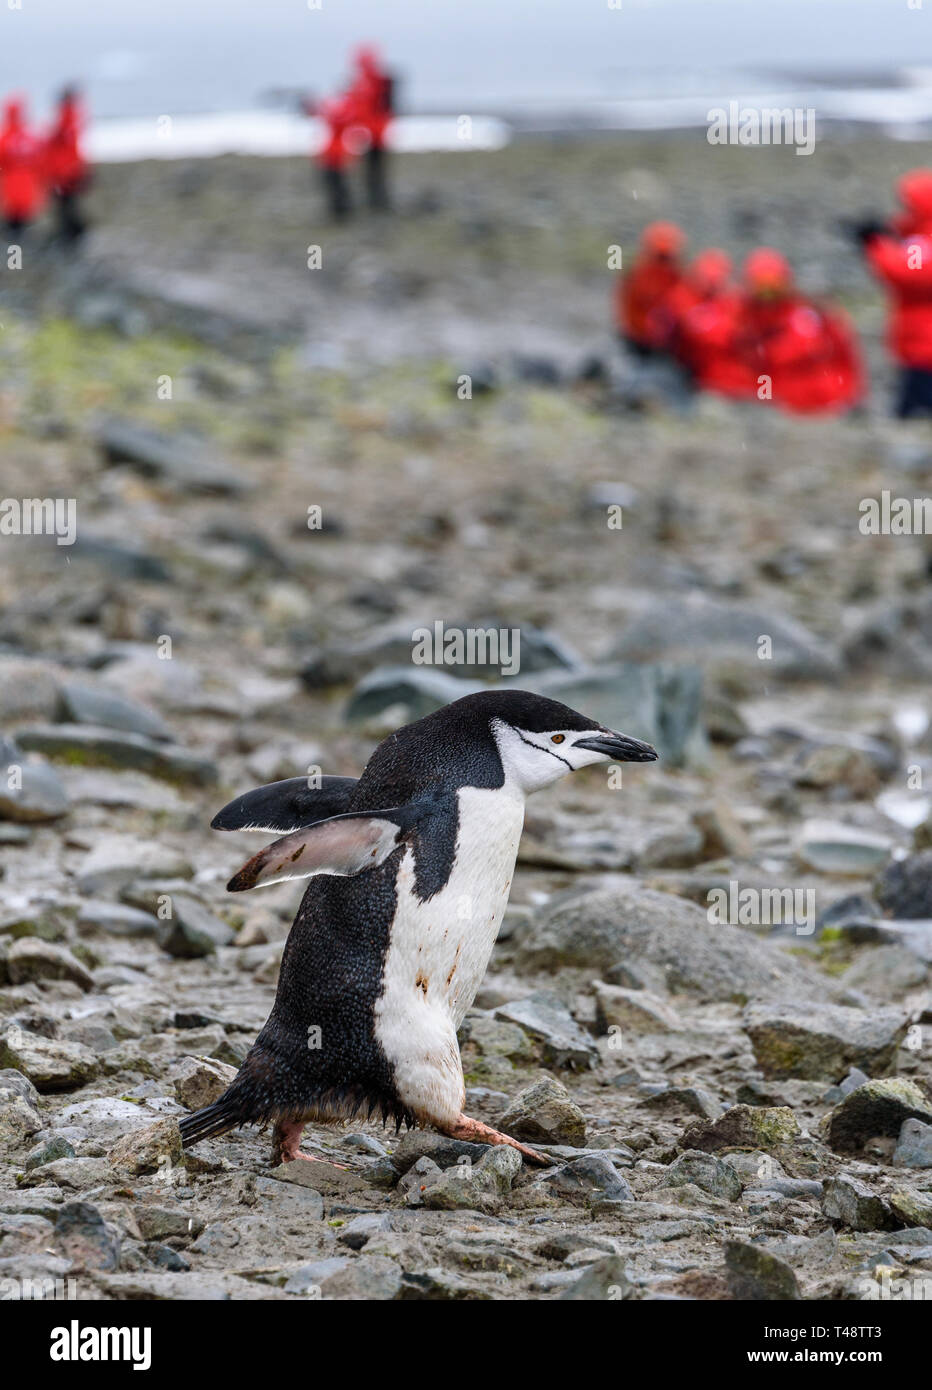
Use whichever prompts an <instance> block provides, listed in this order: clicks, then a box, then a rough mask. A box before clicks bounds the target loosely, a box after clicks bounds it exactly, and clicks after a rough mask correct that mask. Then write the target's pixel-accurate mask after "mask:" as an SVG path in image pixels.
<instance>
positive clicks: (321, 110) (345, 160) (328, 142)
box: [305, 96, 356, 222]
mask: <svg viewBox="0 0 932 1390" xmlns="http://www.w3.org/2000/svg"><path fill="white" fill-rule="evenodd" d="M305 110H307V111H308V112H309V114H311V115H317V116H319V117H320V119H321V120H322V121H323V122H324V124H325V125H326V127H327V132H326V137H325V139H324V143H323V145H322V147H321V149H320V151H319V153H318V155H317V163H318V166H319V167H320V171H321V176H322V181H323V185H324V196H325V198H326V201H327V208H328V210H329V212H330V216H331V218H332V219H333V220H334V221H335V222H342V221H344V220H345V219H346V218H347V217H349V215H350V213H351V212H352V210H353V204H352V199H351V198H350V190H349V183H348V181H347V177H346V171H347V169H348V167H349V165H350V164H351V163H352V161H353V159H354V158H355V157H356V155H355V150H354V148H353V142H352V140H351V138H350V130H351V128H352V126H353V124H354V120H355V113H354V103H353V102H352V101H351V100H350V99H349V97H347V96H340V97H328V98H327V99H326V100H324V101H322V102H320V103H318V104H317V105H316V106H315V105H314V104H313V103H308V104H306V105H305Z"/></svg>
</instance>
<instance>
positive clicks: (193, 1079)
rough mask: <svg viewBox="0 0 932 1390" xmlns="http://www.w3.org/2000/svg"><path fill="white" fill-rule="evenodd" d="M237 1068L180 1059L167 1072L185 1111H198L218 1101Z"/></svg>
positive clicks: (218, 1063) (221, 1063) (210, 1062)
mask: <svg viewBox="0 0 932 1390" xmlns="http://www.w3.org/2000/svg"><path fill="white" fill-rule="evenodd" d="M236 1072H237V1068H236V1067H231V1066H227V1065H226V1064H225V1063H223V1062H217V1061H214V1060H212V1059H211V1058H209V1057H182V1059H181V1061H180V1062H177V1063H175V1065H174V1066H173V1067H172V1070H171V1073H170V1074H171V1079H172V1085H173V1086H174V1088H175V1095H176V1096H177V1098H178V1100H179V1101H180V1102H181V1104H182V1105H184V1106H186V1107H187V1108H188V1110H200V1109H201V1108H202V1107H203V1106H205V1105H212V1104H213V1103H214V1101H215V1100H219V1099H220V1097H221V1096H222V1095H223V1093H224V1091H226V1090H227V1089H228V1087H229V1085H230V1083H231V1082H232V1081H233V1079H234V1077H235V1076H236Z"/></svg>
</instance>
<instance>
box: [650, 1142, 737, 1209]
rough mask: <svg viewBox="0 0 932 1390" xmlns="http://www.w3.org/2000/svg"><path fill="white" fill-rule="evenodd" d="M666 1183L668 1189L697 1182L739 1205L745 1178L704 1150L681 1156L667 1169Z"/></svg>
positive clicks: (709, 1190) (664, 1178) (704, 1189)
mask: <svg viewBox="0 0 932 1390" xmlns="http://www.w3.org/2000/svg"><path fill="white" fill-rule="evenodd" d="M663 1180H664V1185H665V1186H667V1187H683V1186H685V1185H686V1183H694V1184H695V1186H696V1187H700V1188H702V1191H703V1192H710V1193H711V1194H712V1196H713V1197H723V1198H724V1199H725V1200H726V1201H728V1202H736V1201H737V1200H738V1198H739V1197H740V1196H741V1190H742V1182H741V1178H740V1177H739V1175H738V1173H737V1171H736V1169H735V1168H734V1167H733V1166H732V1165H731V1163H728V1162H726V1160H725V1159H723V1158H716V1157H715V1156H714V1154H710V1153H704V1152H703V1151H702V1150H701V1149H687V1150H686V1152H685V1153H681V1154H680V1155H679V1157H678V1158H675V1159H674V1160H673V1162H672V1163H671V1164H670V1165H669V1167H668V1168H667V1169H666V1171H665V1173H664V1175H663Z"/></svg>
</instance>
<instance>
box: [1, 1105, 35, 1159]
mask: <svg viewBox="0 0 932 1390" xmlns="http://www.w3.org/2000/svg"><path fill="white" fill-rule="evenodd" d="M41 1128H42V1121H41V1119H40V1118H39V1114H38V1111H37V1110H35V1109H34V1108H33V1106H32V1105H31V1104H30V1103H29V1102H28V1101H27V1100H24V1099H23V1097H22V1096H21V1095H18V1094H17V1092H15V1091H0V1148H3V1149H6V1148H19V1146H20V1145H21V1144H22V1143H24V1141H25V1140H26V1139H28V1138H29V1137H30V1136H31V1135H33V1134H38V1132H39V1131H40V1130H41Z"/></svg>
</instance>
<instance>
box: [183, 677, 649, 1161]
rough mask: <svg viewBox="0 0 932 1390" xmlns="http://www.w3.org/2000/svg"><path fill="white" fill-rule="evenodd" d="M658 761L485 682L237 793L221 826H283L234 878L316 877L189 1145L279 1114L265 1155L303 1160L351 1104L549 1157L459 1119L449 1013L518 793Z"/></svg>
mask: <svg viewBox="0 0 932 1390" xmlns="http://www.w3.org/2000/svg"><path fill="white" fill-rule="evenodd" d="M656 757H657V754H656V753H655V751H654V749H653V748H652V747H651V746H650V744H647V743H642V742H640V740H638V739H633V738H628V737H626V736H625V735H624V734H619V733H615V732H614V731H613V730H610V729H606V728H604V727H603V726H602V725H600V724H598V723H596V722H595V721H594V720H591V719H586V718H585V717H584V716H583V715H581V714H577V713H576V711H575V710H572V709H569V708H568V707H567V706H566V705H562V704H559V703H558V702H557V701H555V700H549V699H546V698H544V697H542V696H539V695H532V694H528V693H527V692H525V691H518V690H514V691H507V692H501V691H491V690H490V691H482V692H480V693H478V694H473V695H467V696H465V697H464V698H463V699H461V700H456V701H454V702H453V703H452V704H450V705H447V706H445V707H444V708H443V709H440V710H437V711H436V712H435V713H434V714H429V715H427V717H426V718H424V719H419V720H418V721H417V722H416V723H414V724H409V725H406V726H405V727H404V728H402V729H398V730H397V731H396V732H395V733H393V734H391V735H390V736H389V737H388V738H386V739H385V740H384V741H383V742H382V743H381V744H380V745H379V746H378V748H376V750H375V752H374V753H373V754H372V757H371V758H370V759H369V762H368V764H367V766H366V769H365V771H364V772H363V774H362V776H361V777H360V778H359V780H358V781H356V780H354V779H353V778H347V777H323V778H321V779H319V781H320V785H319V786H309V785H308V779H306V778H303V777H295V778H289V779H287V780H285V781H283V782H275V783H272V784H271V785H270V786H266V787H259V788H258V789H257V790H255V791H252V792H247V793H246V794H244V795H243V796H239V797H237V798H236V799H235V800H233V801H231V802H230V803H229V805H227V806H225V807H224V808H223V810H222V811H220V812H219V813H218V815H217V816H216V817H215V818H214V820H213V822H212V825H213V827H214V828H215V829H218V830H266V831H277V832H287V833H285V834H284V835H283V837H282V838H280V839H277V840H275V841H274V842H273V843H272V844H270V845H268V846H267V847H266V848H265V849H263V850H261V851H260V853H259V854H257V855H255V857H254V858H252V859H250V860H249V862H248V863H247V864H245V865H244V866H243V868H241V869H240V870H239V872H238V873H237V874H236V875H235V876H234V877H233V878H232V879H231V880H230V883H229V885H228V887H229V889H230V890H231V891H232V892H240V891H242V890H244V889H249V888H254V887H256V886H258V885H259V884H265V883H278V882H281V881H282V880H284V879H290V878H306V877H308V876H311V875H313V878H312V881H311V883H310V884H309V885H308V888H307V891H306V892H305V894H304V897H303V899H302V901H301V906H300V907H299V909H298V913H297V916H296V918H295V921H294V925H293V926H292V929H291V933H290V935H289V937H288V941H287V944H286V946H285V951H284V955H283V958H282V965H281V972H280V976H279V983H278V991H277V994H276V998H275V1004H274V1006H273V1008H272V1012H271V1014H270V1015H269V1018H268V1021H267V1022H266V1024H265V1026H264V1028H263V1029H262V1031H261V1033H260V1034H259V1036H258V1038H257V1039H256V1042H255V1044H254V1045H253V1047H252V1049H251V1050H250V1052H249V1054H248V1056H247V1057H246V1060H245V1061H244V1062H243V1065H242V1067H241V1068H240V1070H239V1072H238V1074H237V1076H236V1077H235V1079H234V1081H233V1082H232V1084H231V1085H230V1087H229V1089H228V1090H227V1091H226V1092H225V1093H224V1095H223V1096H221V1097H220V1099H219V1100H217V1101H215V1102H214V1104H212V1105H209V1106H207V1107H205V1108H204V1109H203V1110H199V1111H197V1112H196V1113H194V1114H192V1115H189V1116H187V1117H186V1118H185V1119H184V1120H183V1121H182V1122H181V1132H182V1137H183V1140H184V1144H185V1146H186V1147H187V1146H190V1145H191V1144H195V1143H197V1142H198V1141H199V1140H201V1139H209V1138H212V1137H213V1136H215V1135H219V1134H223V1133H225V1132H226V1131H227V1130H230V1129H233V1128H234V1127H236V1126H238V1125H242V1124H248V1123H258V1124H267V1123H272V1124H273V1125H274V1130H273V1158H274V1159H275V1160H276V1161H289V1160H291V1159H297V1158H305V1157H307V1155H305V1154H302V1153H301V1152H300V1150H299V1142H300V1137H301V1131H302V1129H303V1127H304V1125H305V1123H306V1122H307V1121H308V1120H318V1121H328V1120H338V1119H345V1118H349V1117H351V1116H353V1115H355V1114H356V1113H357V1112H360V1111H362V1112H363V1113H365V1114H367V1115H368V1116H370V1117H371V1116H372V1115H373V1114H378V1115H380V1116H381V1118H382V1119H383V1121H384V1120H388V1119H391V1120H393V1121H394V1122H395V1124H396V1126H399V1127H400V1125H401V1124H402V1123H404V1124H407V1125H432V1126H433V1127H434V1128H435V1129H438V1130H439V1131H440V1132H441V1133H443V1134H447V1135H450V1136H452V1137H454V1138H458V1139H469V1140H474V1141H477V1142H480V1143H483V1142H484V1143H489V1144H510V1145H512V1146H513V1147H514V1148H516V1149H518V1150H519V1151H520V1152H521V1153H522V1154H523V1155H524V1156H525V1157H526V1158H528V1159H531V1160H532V1161H537V1162H541V1163H546V1162H547V1161H548V1160H547V1159H545V1158H544V1157H543V1156H542V1155H540V1154H538V1153H536V1152H535V1151H534V1150H533V1149H529V1148H527V1147H526V1146H525V1145H523V1144H519V1143H517V1141H516V1140H514V1139H512V1138H511V1137H510V1136H508V1135H505V1134H500V1133H499V1132H498V1131H497V1130H494V1129H492V1128H490V1127H489V1126H488V1125H485V1124H482V1123H480V1122H479V1121H478V1120H473V1119H470V1118H469V1117H468V1116H467V1115H464V1113H463V1105H464V1101H465V1089H464V1083H463V1068H462V1063H461V1060H460V1052H459V1046H458V1044H457V1038H456V1033H457V1029H458V1028H459V1026H460V1024H461V1023H462V1021H463V1018H464V1016H465V1014H466V1011H467V1010H468V1009H469V1007H470V1005H471V1004H472V1001H473V998H474V997H475V994H476V991H477V989H478V987H479V984H480V983H481V981H482V977H483V975H484V974H485V969H486V966H487V964H488V960H489V956H490V955H491V952H492V947H493V945H494V943H495V938H496V935H497V933H498V929H499V926H500V924H501V920H502V916H503V914H504V911H505V906H506V903H507V901H508V892H509V889H510V887H511V880H512V875H513V873H514V867H515V860H516V858H517V853H518V841H519V839H520V837H521V829H522V825H523V822H524V803H525V799H526V797H527V796H528V795H529V794H530V793H531V792H535V791H539V790H540V789H541V788H543V787H547V786H549V785H550V784H551V783H553V782H556V781H557V780H558V779H559V778H560V777H563V776H565V775H566V773H568V772H573V771H575V770H576V769H578V768H581V767H587V766H589V765H590V764H592V763H600V762H652V761H653V760H654V759H655V758H656Z"/></svg>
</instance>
